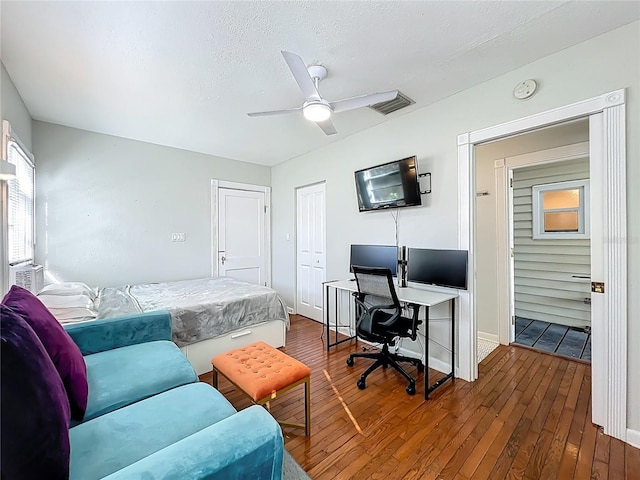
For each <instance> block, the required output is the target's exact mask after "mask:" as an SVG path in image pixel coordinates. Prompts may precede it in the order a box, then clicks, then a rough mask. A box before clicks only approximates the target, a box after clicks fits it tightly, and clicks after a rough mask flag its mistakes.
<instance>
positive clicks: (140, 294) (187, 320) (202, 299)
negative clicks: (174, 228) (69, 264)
mask: <svg viewBox="0 0 640 480" xmlns="http://www.w3.org/2000/svg"><path fill="white" fill-rule="evenodd" d="M96 307H97V310H98V318H111V317H117V316H120V315H128V314H131V313H139V312H150V311H154V310H168V311H169V312H170V313H171V317H172V322H173V340H174V342H176V343H177V344H178V346H181V347H182V346H184V345H189V344H190V343H194V342H198V341H200V340H205V339H208V338H213V337H217V336H219V335H222V334H224V333H227V332H229V331H232V330H236V329H238V328H242V327H246V326H249V325H256V324H258V323H262V322H265V321H270V320H282V321H283V322H285V323H286V325H287V327H288V326H289V315H288V314H287V309H286V306H285V304H284V302H283V301H282V299H281V298H280V296H279V295H278V293H277V292H276V291H275V290H273V289H271V288H269V287H262V286H260V285H254V284H251V283H246V282H241V281H239V280H235V279H233V278H230V277H213V278H202V279H196V280H183V281H179V282H166V283H147V284H142V285H126V286H124V287H115V288H111V287H109V288H102V289H100V292H99V296H98V299H97V300H96Z"/></svg>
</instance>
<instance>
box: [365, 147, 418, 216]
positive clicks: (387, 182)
mask: <svg viewBox="0 0 640 480" xmlns="http://www.w3.org/2000/svg"><path fill="white" fill-rule="evenodd" d="M355 177H356V194H357V196H358V208H359V209H360V211H361V212H366V211H370V210H380V209H383V208H395V207H411V206H416V205H422V201H421V199H420V184H419V183H418V168H417V165H416V157H415V156H414V157H408V158H403V159H402V160H396V161H395V162H389V163H385V164H382V165H377V166H375V167H370V168H365V169H363V170H358V171H357V172H355Z"/></svg>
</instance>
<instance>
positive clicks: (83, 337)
mask: <svg viewBox="0 0 640 480" xmlns="http://www.w3.org/2000/svg"><path fill="white" fill-rule="evenodd" d="M64 328H65V330H66V331H67V332H68V333H69V335H71V338H72V339H73V341H74V342H75V343H76V345H78V347H79V348H80V351H81V352H82V354H83V355H91V354H93V353H98V352H103V351H105V350H111V349H114V348H119V347H126V346H129V345H137V344H139V343H145V342H153V341H155V340H171V314H170V313H169V312H167V311H164V310H159V311H157V312H147V313H138V314H136V315H130V316H125V317H115V318H106V319H103V320H92V321H90V322H82V323H76V324H71V325H65V327H64Z"/></svg>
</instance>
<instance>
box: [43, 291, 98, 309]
mask: <svg viewBox="0 0 640 480" xmlns="http://www.w3.org/2000/svg"><path fill="white" fill-rule="evenodd" d="M38 299H39V300H40V301H41V302H42V303H44V304H45V305H46V306H47V308H48V309H49V310H51V309H54V308H56V309H61V308H62V309H64V308H89V309H93V300H92V299H91V297H89V296H88V295H85V294H82V295H49V294H48V293H39V294H38Z"/></svg>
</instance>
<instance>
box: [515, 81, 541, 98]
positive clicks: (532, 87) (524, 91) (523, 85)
mask: <svg viewBox="0 0 640 480" xmlns="http://www.w3.org/2000/svg"><path fill="white" fill-rule="evenodd" d="M536 88H538V84H537V83H536V81H535V80H525V81H523V82H520V83H519V84H517V85H516V88H514V89H513V96H514V97H516V98H517V99H519V100H524V99H525V98H529V97H531V96H532V95H533V94H534V93H535V92H536Z"/></svg>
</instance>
